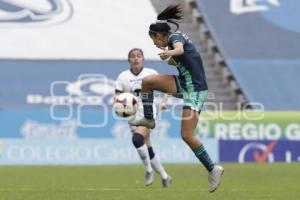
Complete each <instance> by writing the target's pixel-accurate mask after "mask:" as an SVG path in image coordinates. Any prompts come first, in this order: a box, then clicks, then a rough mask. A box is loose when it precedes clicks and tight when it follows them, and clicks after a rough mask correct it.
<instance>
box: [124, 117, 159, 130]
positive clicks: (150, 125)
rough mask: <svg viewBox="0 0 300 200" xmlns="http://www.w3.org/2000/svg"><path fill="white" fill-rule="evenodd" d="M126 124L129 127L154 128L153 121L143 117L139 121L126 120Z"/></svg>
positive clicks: (134, 119) (133, 119)
mask: <svg viewBox="0 0 300 200" xmlns="http://www.w3.org/2000/svg"><path fill="white" fill-rule="evenodd" d="M128 123H129V124H130V125H131V126H145V127H147V128H149V129H154V128H155V120H154V119H146V118H144V117H143V118H141V119H136V118H131V119H129V120H128Z"/></svg>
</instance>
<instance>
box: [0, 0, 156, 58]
mask: <svg viewBox="0 0 300 200" xmlns="http://www.w3.org/2000/svg"><path fill="white" fill-rule="evenodd" d="M1 1H4V2H10V3H13V5H17V6H21V7H23V8H24V10H22V11H20V12H18V13H13V12H10V13H9V12H6V11H5V10H3V8H1V4H0V35H1V37H0V44H1V45H0V58H21V59H126V57H127V52H128V50H129V49H131V48H133V47H140V48H142V49H143V50H144V52H145V56H146V58H147V59H158V56H157V53H158V52H159V50H158V49H156V47H155V46H154V45H153V43H152V41H151V40H150V38H149V36H148V27H149V25H150V24H151V23H152V22H154V21H155V19H156V13H155V10H154V8H153V6H152V4H151V2H150V0H9V1H8V0H1ZM49 1H52V2H55V3H57V4H58V5H59V6H61V9H60V10H58V11H57V12H56V13H50V14H45V15H44V17H46V18H47V20H45V21H42V22H36V20H33V21H32V22H29V23H19V22H18V20H17V19H18V18H17V17H18V16H19V17H20V16H22V15H25V16H26V14H27V15H30V14H31V17H32V13H31V12H33V11H43V12H44V13H46V12H48V11H49V9H50V8H51V6H49V5H50V4H49ZM2 7H3V6H2ZM71 15H72V16H71ZM14 16H17V17H16V20H15V21H14V22H3V19H5V18H9V19H12V18H14ZM34 17H36V16H33V17H32V18H34ZM38 17H39V16H38ZM42 17H43V16H42ZM68 17H69V20H67V21H64V20H66V19H68ZM36 18H37V17H36ZM62 21H64V22H63V23H61V22H62Z"/></svg>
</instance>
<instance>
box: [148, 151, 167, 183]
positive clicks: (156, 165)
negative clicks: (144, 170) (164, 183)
mask: <svg viewBox="0 0 300 200" xmlns="http://www.w3.org/2000/svg"><path fill="white" fill-rule="evenodd" d="M151 166H152V168H153V169H154V171H155V172H157V173H158V174H159V175H160V177H161V178H162V179H166V178H168V174H167V172H166V171H165V169H164V167H163V166H162V164H161V162H160V160H159V158H158V156H157V155H155V156H154V158H152V159H151Z"/></svg>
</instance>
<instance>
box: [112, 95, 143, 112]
mask: <svg viewBox="0 0 300 200" xmlns="http://www.w3.org/2000/svg"><path fill="white" fill-rule="evenodd" d="M113 107H114V111H115V113H116V114H117V115H118V116H120V117H129V116H132V115H134V114H135V113H136V111H137V110H138V101H137V99H136V97H135V96H134V95H133V94H131V93H126V92H125V93H121V94H120V95H118V96H117V97H116V99H115V103H114V105H113Z"/></svg>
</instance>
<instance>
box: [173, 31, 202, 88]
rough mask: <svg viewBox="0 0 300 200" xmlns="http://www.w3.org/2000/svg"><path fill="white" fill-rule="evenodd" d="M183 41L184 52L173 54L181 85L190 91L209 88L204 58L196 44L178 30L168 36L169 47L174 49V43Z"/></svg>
mask: <svg viewBox="0 0 300 200" xmlns="http://www.w3.org/2000/svg"><path fill="white" fill-rule="evenodd" d="M176 42H181V43H182V44H183V49H184V53H183V54H182V55H180V56H173V59H174V60H175V62H176V63H177V70H178V72H179V80H180V85H181V86H182V87H183V88H184V89H185V90H186V91H188V92H194V91H197V92H198V91H202V90H207V83H206V77H205V72H204V68H203V65H202V59H201V57H200V54H199V53H198V51H197V50H196V48H195V46H194V45H193V43H192V42H191V40H190V39H189V38H188V37H187V35H186V34H183V33H181V32H179V31H176V32H174V33H172V34H170V35H169V37H168V47H169V49H174V44H175V43H176Z"/></svg>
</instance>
